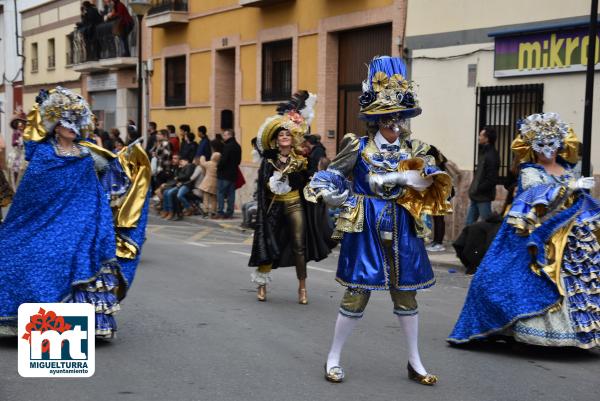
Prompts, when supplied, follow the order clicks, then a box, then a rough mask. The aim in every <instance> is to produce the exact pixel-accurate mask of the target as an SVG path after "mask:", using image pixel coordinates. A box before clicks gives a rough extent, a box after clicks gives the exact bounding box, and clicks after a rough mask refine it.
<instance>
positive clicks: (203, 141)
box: [196, 125, 210, 160]
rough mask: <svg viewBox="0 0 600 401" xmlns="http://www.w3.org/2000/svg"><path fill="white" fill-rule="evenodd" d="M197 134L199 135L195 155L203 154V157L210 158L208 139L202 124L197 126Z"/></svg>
mask: <svg viewBox="0 0 600 401" xmlns="http://www.w3.org/2000/svg"><path fill="white" fill-rule="evenodd" d="M198 135H200V141H199V142H198V148H197V149H196V157H197V158H199V157H200V156H204V158H205V159H207V160H210V140H209V139H208V135H206V127H205V126H204V125H201V126H199V127H198Z"/></svg>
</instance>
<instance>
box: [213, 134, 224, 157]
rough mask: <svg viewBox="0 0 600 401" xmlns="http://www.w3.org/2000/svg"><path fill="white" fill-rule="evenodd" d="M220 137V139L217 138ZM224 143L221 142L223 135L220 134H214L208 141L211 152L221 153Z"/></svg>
mask: <svg viewBox="0 0 600 401" xmlns="http://www.w3.org/2000/svg"><path fill="white" fill-rule="evenodd" d="M219 138H221V139H219ZM224 146H225V144H224V143H223V136H222V135H221V134H215V139H213V140H212V141H210V148H211V149H212V151H213V152H219V153H221V154H223V147H224Z"/></svg>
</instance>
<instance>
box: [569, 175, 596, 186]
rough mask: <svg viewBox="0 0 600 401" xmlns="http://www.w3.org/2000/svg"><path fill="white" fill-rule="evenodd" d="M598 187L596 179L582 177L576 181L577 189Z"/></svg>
mask: <svg viewBox="0 0 600 401" xmlns="http://www.w3.org/2000/svg"><path fill="white" fill-rule="evenodd" d="M595 186H596V181H595V179H594V177H581V178H579V179H578V180H577V181H575V184H574V187H575V189H592V188H594V187H595Z"/></svg>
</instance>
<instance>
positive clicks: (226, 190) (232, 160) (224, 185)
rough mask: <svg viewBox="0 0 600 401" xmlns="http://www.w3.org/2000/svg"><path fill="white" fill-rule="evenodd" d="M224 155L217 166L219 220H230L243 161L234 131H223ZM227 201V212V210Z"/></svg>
mask: <svg viewBox="0 0 600 401" xmlns="http://www.w3.org/2000/svg"><path fill="white" fill-rule="evenodd" d="M223 139H224V144H223V153H222V156H221V160H219V163H218V166H217V208H218V210H217V214H218V216H217V218H223V219H230V218H231V217H232V216H233V208H234V205H235V183H236V180H237V177H238V168H239V165H240V163H241V161H242V148H241V147H240V145H239V144H238V143H237V141H236V140H235V133H234V132H233V130H232V129H226V130H225V131H223ZM225 199H227V210H224V208H225Z"/></svg>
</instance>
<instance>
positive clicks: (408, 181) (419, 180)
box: [369, 170, 433, 193]
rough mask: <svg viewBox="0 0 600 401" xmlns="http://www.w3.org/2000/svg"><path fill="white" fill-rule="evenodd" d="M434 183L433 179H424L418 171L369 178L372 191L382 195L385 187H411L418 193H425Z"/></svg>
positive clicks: (376, 175) (377, 175)
mask: <svg viewBox="0 0 600 401" xmlns="http://www.w3.org/2000/svg"><path fill="white" fill-rule="evenodd" d="M432 183H433V178H431V177H422V176H421V173H420V172H419V171H417V170H408V171H403V172H394V173H386V174H374V175H371V176H369V186H370V187H371V191H373V192H375V193H381V192H382V189H383V187H384V186H394V185H401V186H409V187H411V188H414V189H416V190H417V191H424V190H426V189H427V188H429V186H430V185H431V184H432Z"/></svg>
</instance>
